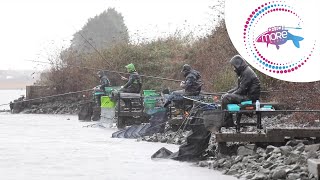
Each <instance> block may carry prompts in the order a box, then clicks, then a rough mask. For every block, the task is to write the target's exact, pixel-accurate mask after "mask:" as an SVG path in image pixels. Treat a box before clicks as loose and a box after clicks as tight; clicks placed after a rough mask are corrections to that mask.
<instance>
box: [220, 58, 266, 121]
mask: <svg viewBox="0 0 320 180" xmlns="http://www.w3.org/2000/svg"><path fill="white" fill-rule="evenodd" d="M230 63H231V65H232V66H233V68H234V71H235V72H236V74H237V76H238V85H237V87H235V88H234V89H231V90H229V91H228V92H227V94H225V95H223V96H222V108H223V109H227V105H228V104H240V103H241V102H242V101H247V100H252V102H256V100H259V98H260V80H259V78H258V76H257V75H256V73H255V72H254V71H253V70H252V69H251V68H250V67H249V66H248V64H247V63H246V62H245V60H244V59H243V58H242V57H241V56H240V55H236V56H234V57H233V58H232V59H231V60H230ZM225 126H227V127H230V126H234V123H233V119H232V114H230V113H227V115H226V118H225Z"/></svg>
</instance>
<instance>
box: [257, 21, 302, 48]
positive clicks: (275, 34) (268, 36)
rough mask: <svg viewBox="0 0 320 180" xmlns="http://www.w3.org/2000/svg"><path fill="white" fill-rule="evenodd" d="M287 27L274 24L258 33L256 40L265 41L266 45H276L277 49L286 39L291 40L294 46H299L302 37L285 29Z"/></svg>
mask: <svg viewBox="0 0 320 180" xmlns="http://www.w3.org/2000/svg"><path fill="white" fill-rule="evenodd" d="M287 29H288V28H285V27H283V26H274V27H270V28H268V31H266V32H264V33H262V34H260V35H259V36H258V37H257V39H256V42H262V43H267V47H268V45H269V44H274V45H276V47H277V49H279V48H280V45H282V44H285V43H286V42H287V41H288V40H292V42H293V44H294V46H295V47H296V48H300V43H299V42H300V41H302V40H303V39H304V38H303V37H300V36H295V35H292V34H291V33H289V31H288V30H287ZM294 29H301V28H294Z"/></svg>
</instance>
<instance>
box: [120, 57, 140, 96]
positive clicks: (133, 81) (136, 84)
mask: <svg viewBox="0 0 320 180" xmlns="http://www.w3.org/2000/svg"><path fill="white" fill-rule="evenodd" d="M125 67H126V68H127V71H128V73H130V76H129V79H128V78H126V77H123V76H122V77H121V79H122V80H127V83H126V84H125V85H123V86H121V89H120V90H119V91H120V92H125V93H140V91H141V88H142V83H141V77H140V75H139V74H138V72H137V71H136V69H135V67H134V65H133V64H132V63H131V64H128V65H126V66H125Z"/></svg>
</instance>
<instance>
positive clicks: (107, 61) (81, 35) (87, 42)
mask: <svg viewBox="0 0 320 180" xmlns="http://www.w3.org/2000/svg"><path fill="white" fill-rule="evenodd" d="M78 33H79V34H80V36H81V37H82V38H83V39H84V40H85V41H86V42H87V43H88V44H89V45H90V46H91V47H92V48H93V49H94V50H95V51H96V52H97V53H98V55H99V56H100V57H101V58H102V59H103V60H105V62H106V63H107V64H108V66H109V67H110V68H111V67H112V66H111V64H110V63H109V62H108V61H107V59H106V58H105V57H104V56H102V54H101V53H100V51H98V50H97V49H96V48H95V47H94V46H93V45H92V44H91V43H90V42H89V41H88V40H87V39H86V38H85V37H84V36H83V35H82V34H81V32H80V31H78ZM115 73H117V74H118V75H119V76H121V77H123V76H122V75H121V74H120V73H118V72H117V71H115Z"/></svg>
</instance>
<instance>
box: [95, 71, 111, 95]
mask: <svg viewBox="0 0 320 180" xmlns="http://www.w3.org/2000/svg"><path fill="white" fill-rule="evenodd" d="M97 74H98V76H99V79H100V84H101V86H100V89H101V90H102V91H105V88H106V87H109V86H111V84H110V80H109V79H108V77H107V75H106V74H105V73H104V71H98V73H97Z"/></svg>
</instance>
